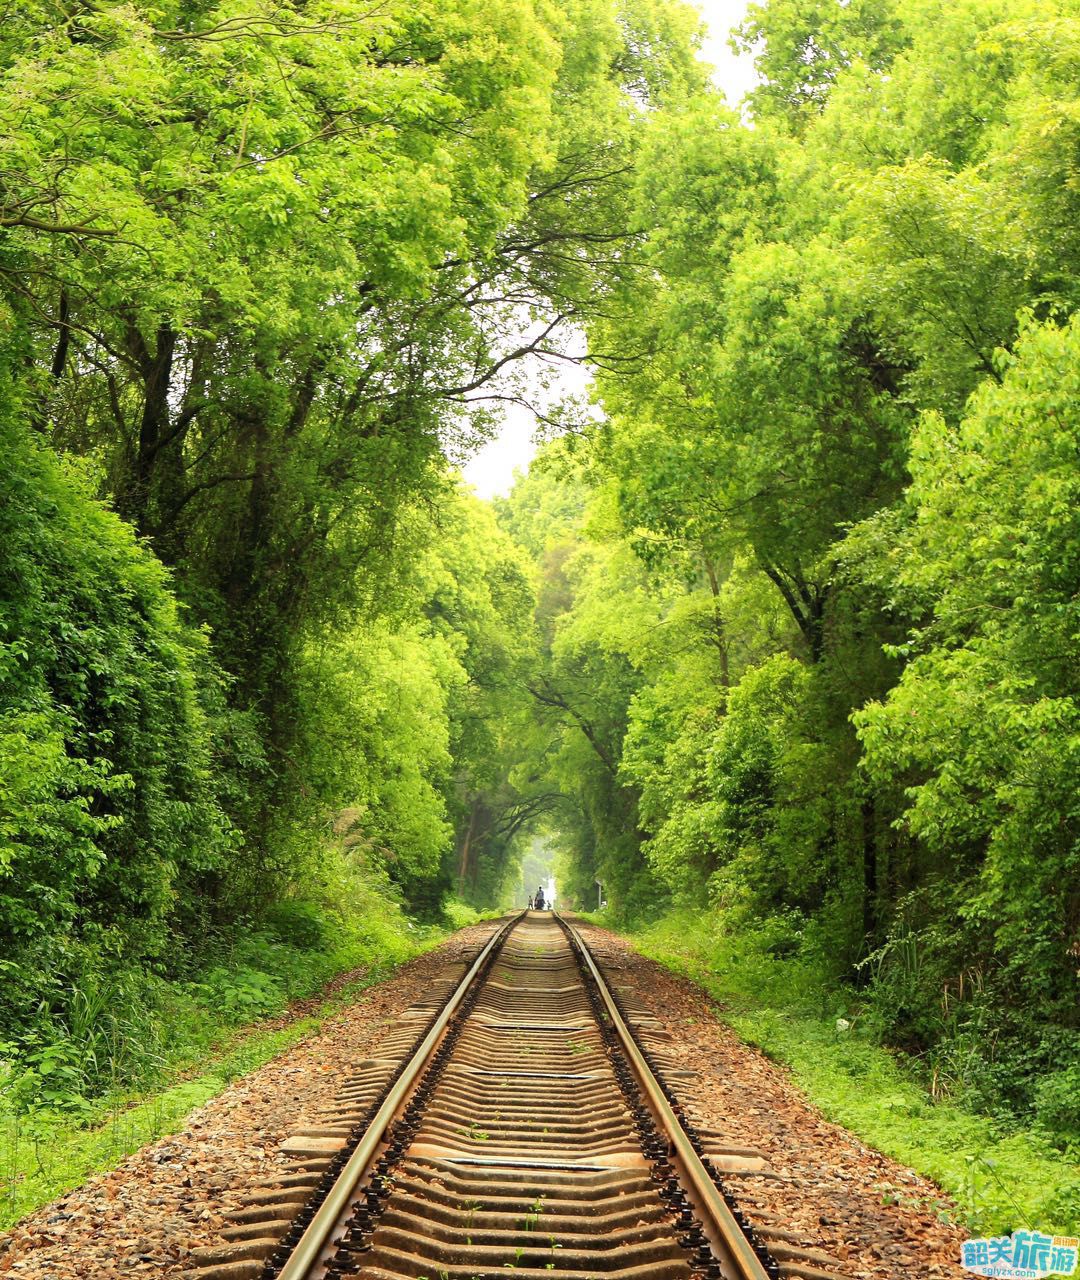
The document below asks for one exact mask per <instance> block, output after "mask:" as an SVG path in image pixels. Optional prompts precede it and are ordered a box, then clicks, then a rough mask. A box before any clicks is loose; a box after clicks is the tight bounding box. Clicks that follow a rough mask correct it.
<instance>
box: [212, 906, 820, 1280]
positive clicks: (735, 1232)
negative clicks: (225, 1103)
mask: <svg viewBox="0 0 1080 1280" xmlns="http://www.w3.org/2000/svg"><path fill="white" fill-rule="evenodd" d="M624 1014H625V1016H624ZM631 1023H632V1028H631V1025H630V1024H631ZM650 1024H653V1025H650ZM380 1052H381V1053H382V1054H383V1055H385V1056H381V1057H379V1058H375V1059H370V1060H369V1061H367V1062H366V1063H362V1064H360V1065H359V1067H358V1069H357V1074H356V1076H355V1077H354V1078H353V1079H351V1080H350V1081H347V1082H346V1083H345V1084H344V1086H343V1089H342V1094H341V1096H340V1098H339V1104H338V1106H337V1108H336V1109H335V1111H334V1112H332V1113H331V1114H329V1115H328V1116H326V1117H325V1123H322V1124H318V1125H314V1126H309V1127H308V1128H306V1129H303V1130H301V1131H300V1132H299V1133H298V1134H297V1135H295V1136H294V1138H293V1139H291V1140H290V1142H291V1146H290V1144H289V1143H287V1144H286V1150H288V1151H289V1152H290V1154H291V1155H292V1157H293V1161H294V1164H293V1168H292V1170H291V1171H290V1172H289V1173H287V1174H286V1175H284V1177H282V1176H280V1175H279V1176H276V1177H275V1178H272V1179H268V1180H267V1185H266V1186H265V1188H261V1189H258V1190H256V1191H255V1192H254V1193H253V1194H252V1196H251V1197H250V1201H249V1204H248V1205H247V1207H246V1208H244V1209H242V1210H240V1211H239V1212H238V1213H235V1214H234V1215H233V1218H234V1221H233V1224H232V1225H231V1226H230V1227H229V1228H228V1229H227V1231H226V1232H225V1233H224V1234H225V1237H226V1242H225V1243H223V1245H222V1247H221V1248H219V1249H211V1250H204V1251H201V1258H200V1262H201V1265H200V1266H199V1268H198V1269H197V1270H195V1271H194V1272H192V1273H191V1274H192V1276H193V1277H194V1278H195V1280H344V1277H346V1276H360V1277H364V1278H365V1280H398V1278H399V1277H412V1278H413V1280H495V1277H503V1276H505V1275H506V1274H507V1273H508V1272H512V1273H517V1274H521V1275H527V1276H537V1277H540V1276H543V1277H552V1280H570V1278H571V1277H574V1278H577V1280H582V1278H585V1277H588V1278H591V1280H599V1278H600V1277H612V1278H613V1280H614V1278H625V1280H720V1278H721V1277H723V1278H724V1280H766V1278H767V1277H773V1278H775V1277H778V1276H781V1275H787V1276H802V1277H814V1276H826V1277H828V1275H829V1273H827V1272H825V1271H822V1270H820V1269H819V1268H818V1267H817V1266H816V1265H815V1264H816V1262H817V1261H818V1260H817V1259H815V1258H813V1257H810V1256H809V1255H806V1254H800V1253H799V1252H798V1251H797V1250H792V1249H791V1248H790V1247H789V1246H788V1245H787V1243H786V1242H785V1239H784V1235H785V1233H784V1232H783V1230H782V1224H781V1228H778V1229H776V1230H775V1231H773V1232H771V1233H769V1232H765V1233H763V1234H761V1235H759V1234H757V1233H756V1232H755V1231H754V1230H752V1229H751V1228H750V1227H749V1226H748V1224H747V1223H746V1222H745V1221H744V1220H742V1219H741V1217H740V1215H739V1212H738V1210H737V1208H735V1207H734V1202H733V1201H732V1200H731V1198H730V1197H729V1195H728V1193H727V1190H726V1188H725V1184H724V1176H725V1174H724V1170H729V1171H730V1170H735V1171H736V1172H740V1173H745V1172H747V1171H750V1172H752V1173H755V1174H757V1173H761V1172H763V1171H762V1170H761V1169H760V1168H759V1167H758V1166H759V1165H760V1164H761V1162H760V1161H757V1160H755V1157H754V1153H751V1152H745V1151H740V1150H738V1149H734V1148H726V1147H725V1146H724V1145H723V1142H722V1139H721V1138H720V1136H719V1135H709V1134H699V1133H696V1132H695V1130H694V1129H693V1127H692V1126H691V1125H690V1124H689V1122H688V1121H687V1120H686V1118H685V1117H684V1116H680V1112H679V1105H678V1101H677V1099H676V1095H675V1094H674V1093H673V1092H672V1090H671V1087H670V1084H669V1083H668V1082H665V1081H664V1080H663V1079H661V1078H660V1077H659V1074H658V1070H657V1069H655V1068H656V1065H657V1063H658V1062H659V1063H661V1064H662V1062H663V1033H662V1031H661V1029H660V1028H659V1027H657V1026H656V1025H655V1020H654V1019H651V1018H650V1017H649V1016H648V1014H647V1012H646V1011H644V1010H642V1009H640V1008H637V1009H633V1010H630V1011H627V1010H625V1009H622V1008H620V1002H619V1001H618V1000H617V999H616V997H615V995H613V993H612V991H611V990H610V989H609V988H608V985H607V983H606V982H605V980H604V978H603V976H602V974H601V972H600V970H599V969H598V968H597V966H596V964H595V961H594V960H593V958H592V956H591V955H590V954H589V951H588V949H587V948H586V946H585V944H584V942H583V941H582V940H581V938H580V936H579V935H578V934H577V932H576V930H575V929H574V928H573V926H572V924H570V923H568V922H566V921H564V920H562V919H561V918H559V917H558V916H555V915H553V914H552V913H550V912H542V913H541V912H530V913H527V914H526V913H523V914H522V915H520V916H517V917H514V918H513V919H511V920H509V921H507V922H506V923H505V924H504V925H503V926H502V927H501V928H499V929H498V930H497V931H496V932H495V934H494V935H493V936H492V938H491V939H490V940H489V942H488V943H487V944H486V945H485V946H484V947H483V948H482V949H481V950H480V952H479V954H478V955H476V957H475V959H474V960H473V962H472V964H471V966H470V967H469V968H468V971H467V972H466V973H464V975H463V976H462V977H461V979H460V981H459V982H457V983H456V985H455V984H454V982H453V980H452V978H449V979H448V980H447V981H446V982H445V983H444V984H443V985H442V987H441V989H438V990H435V991H432V992H431V994H430V999H429V1000H428V1001H427V1002H426V1003H425V1005H423V1006H419V1007H417V1008H414V1010H412V1011H410V1016H407V1017H405V1018H403V1019H402V1020H401V1022H400V1023H399V1024H398V1026H396V1027H395V1028H394V1030H393V1032H392V1034H391V1035H390V1036H389V1037H388V1038H387V1039H386V1040H385V1041H384V1044H383V1047H382V1049H381V1050H380ZM650 1060H651V1061H650ZM661 1070H662V1066H661ZM668 1074H669V1075H678V1074H680V1073H679V1072H668ZM682 1074H685V1073H682ZM764 1172H767V1171H764Z"/></svg>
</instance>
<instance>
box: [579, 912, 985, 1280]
mask: <svg viewBox="0 0 1080 1280" xmlns="http://www.w3.org/2000/svg"><path fill="white" fill-rule="evenodd" d="M575 925H576V927H577V928H578V930H579V931H580V933H581V934H582V936H583V937H584V938H585V940H586V942H587V943H588V944H589V947H590V949H592V950H593V952H594V955H595V956H596V959H597V961H598V962H599V963H600V965H601V967H602V968H603V970H604V972H605V975H606V976H607V977H608V978H609V980H610V981H611V982H612V983H613V984H614V985H616V986H617V987H618V988H619V990H620V991H624V992H626V993H628V994H631V995H632V996H634V997H636V998H637V1000H639V1001H640V1002H641V1004H642V1005H644V1006H645V1007H646V1008H647V1009H648V1010H649V1012H650V1013H651V1014H652V1015H653V1016H654V1017H655V1018H657V1019H659V1020H660V1022H661V1023H662V1024H663V1027H664V1029H665V1030H666V1031H667V1032H668V1033H669V1034H670V1036H671V1040H670V1044H669V1045H668V1047H667V1049H666V1056H667V1057H669V1058H670V1059H673V1060H674V1061H675V1062H676V1063H677V1064H678V1066H679V1067H681V1068H682V1069H683V1070H689V1071H692V1072H694V1073H695V1078H694V1079H693V1080H688V1081H687V1082H686V1083H684V1082H683V1081H681V1080H673V1081H672V1083H673V1086H674V1089H675V1092H676V1094H677V1095H678V1096H679V1097H680V1101H682V1102H683V1105H684V1107H685V1110H686V1112H687V1114H688V1116H689V1117H690V1119H691V1120H692V1122H693V1123H694V1124H695V1125H697V1126H698V1127H699V1128H701V1127H704V1128H707V1129H709V1130H712V1131H716V1132H719V1133H723V1134H724V1135H725V1137H726V1138H727V1140H729V1141H730V1142H731V1143H732V1144H740V1145H745V1146H746V1147H748V1148H754V1149H756V1150H758V1151H760V1152H761V1153H762V1155H763V1156H764V1157H765V1159H766V1161H767V1165H768V1168H769V1169H770V1171H771V1172H772V1173H774V1174H778V1175H779V1177H746V1178H733V1179H731V1180H729V1181H728V1186H729V1189H730V1190H731V1191H732V1193H733V1194H734V1195H735V1197H736V1198H737V1200H738V1201H739V1204H740V1208H741V1209H742V1210H743V1212H744V1214H745V1215H746V1217H747V1218H749V1219H750V1221H751V1222H755V1221H758V1222H762V1223H769V1224H773V1225H777V1224H780V1225H782V1227H783V1229H784V1230H785V1231H787V1232H788V1233H790V1236H791V1239H792V1242H793V1243H795V1242H797V1243H798V1244H799V1245H800V1246H801V1247H810V1248H813V1249H819V1250H821V1251H822V1253H823V1254H824V1255H828V1257H829V1261H828V1262H827V1263H826V1262H824V1261H823V1262H822V1266H823V1268H824V1269H825V1270H827V1271H830V1272H834V1273H837V1274H839V1275H843V1276H850V1277H852V1280H901V1277H910V1276H934V1277H950V1278H952V1277H955V1278H957V1280H959V1278H960V1277H962V1276H967V1275H969V1274H970V1273H969V1272H966V1271H964V1270H963V1269H962V1268H961V1266H960V1264H959V1257H960V1243H961V1241H962V1240H963V1239H965V1238H966V1235H967V1233H966V1232H965V1231H964V1230H963V1228H961V1227H957V1226H955V1225H953V1224H951V1223H949V1222H943V1221H942V1220H941V1216H942V1214H943V1213H947V1212H949V1211H953V1212H955V1209H956V1207H955V1205H953V1204H951V1202H950V1201H949V1198H948V1196H947V1195H946V1194H945V1192H943V1191H942V1190H941V1188H940V1187H938V1186H936V1185H935V1184H934V1183H932V1182H930V1181H929V1180H928V1179H926V1178H924V1177H922V1176H920V1175H919V1174H917V1173H915V1172H914V1171H913V1170H911V1169H908V1168H905V1167H904V1166H903V1165H900V1164H898V1163H897V1162H896V1161H894V1160H891V1159H890V1158H889V1157H888V1156H885V1155H882V1154H881V1152H878V1151H874V1150H873V1149H871V1148H869V1147H867V1146H866V1145H865V1144H863V1143H862V1142H860V1141H859V1139H858V1138H856V1137H855V1136H854V1135H853V1134H851V1133H849V1132H848V1131H847V1130H846V1129H843V1128H841V1127H840V1126H839V1125H836V1124H833V1123H831V1122H830V1121H828V1120H826V1119H825V1118H824V1116H822V1114H821V1112H820V1111H818V1110H817V1109H816V1108H815V1107H814V1106H813V1105H812V1104H811V1103H810V1102H809V1101H808V1100H807V1099H806V1097H805V1095H804V1094H803V1093H802V1092H801V1091H800V1089H799V1087H798V1086H797V1085H796V1084H795V1083H794V1081H793V1080H792V1079H791V1076H790V1074H789V1073H788V1072H787V1071H786V1069H785V1068H783V1067H781V1066H778V1065H777V1064H776V1063H774V1062H772V1061H770V1059H768V1058H766V1057H765V1056H764V1055H763V1054H762V1053H760V1052H759V1051H758V1050H756V1049H754V1048H752V1047H750V1046H749V1045H747V1044H745V1043H744V1042H743V1041H742V1040H740V1039H739V1037H738V1036H737V1035H736V1033H735V1032H734V1031H733V1030H732V1029H731V1028H730V1027H729V1026H727V1025H726V1024H725V1023H724V1022H723V1020H722V1016H721V1013H720V1010H719V1007H718V1006H717V1004H716V1002H715V1001H714V1000H712V999H711V997H710V996H708V995H707V994H706V993H705V992H704V991H702V990H701V988H700V987H697V986H695V985H694V984H693V983H692V982H690V981H688V980H687V979H685V978H681V977H679V976H677V975H675V974H672V973H670V972H669V971H668V970H667V969H665V968H663V967H662V966H661V965H659V964H657V963H656V962H655V961H653V960H649V959H647V958H646V957H644V956H642V955H640V954H639V953H638V952H636V951H635V950H634V949H633V947H632V945H631V944H630V943H629V942H628V941H627V940H626V939H625V938H622V937H620V936H619V935H617V934H614V933H610V932H609V931H608V930H606V929H601V928H599V927H598V926H596V925H590V924H587V923H585V922H584V921H575Z"/></svg>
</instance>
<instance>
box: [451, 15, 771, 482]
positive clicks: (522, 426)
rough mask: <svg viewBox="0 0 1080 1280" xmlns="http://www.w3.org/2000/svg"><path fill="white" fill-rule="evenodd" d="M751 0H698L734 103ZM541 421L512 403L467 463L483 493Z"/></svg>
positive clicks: (575, 390)
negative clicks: (739, 31) (736, 32)
mask: <svg viewBox="0 0 1080 1280" xmlns="http://www.w3.org/2000/svg"><path fill="white" fill-rule="evenodd" d="M748 3H749V0H696V7H697V8H698V9H700V10H701V15H702V17H703V18H704V20H705V24H706V29H707V34H706V37H705V41H704V43H703V46H702V56H703V57H704V58H705V60H706V61H707V62H711V63H712V64H713V66H714V67H715V68H716V75H715V77H714V78H715V80H716V83H717V84H718V85H719V87H720V88H721V89H722V90H723V91H724V94H725V95H726V97H727V99H728V102H729V103H730V104H731V105H732V106H733V107H734V106H737V105H738V103H739V102H740V101H741V99H742V97H743V95H744V94H745V93H746V92H747V90H748V89H750V87H751V86H752V85H753V83H754V79H755V77H754V65H753V59H752V58H750V57H748V56H746V55H736V54H735V53H733V52H732V50H731V49H729V48H728V44H727V37H728V32H729V31H730V30H731V28H732V27H734V26H737V25H738V24H739V23H740V22H741V21H742V20H743V17H744V16H745V14H746V9H747V4H748ZM588 382H589V379H588V374H587V372H586V370H584V369H582V368H581V367H580V366H578V365H564V366H561V372H560V374H559V377H558V379H557V386H555V387H554V388H553V389H552V390H551V391H550V392H549V393H548V394H547V395H546V396H543V397H540V399H541V400H542V402H545V403H552V402H553V401H557V400H559V399H561V398H563V397H566V396H581V395H583V394H585V392H586V390H587V388H588ZM535 430H536V422H535V419H534V418H533V415H532V414H531V413H530V412H529V411H528V410H527V409H525V408H521V407H519V406H517V405H509V406H508V407H507V412H506V416H505V420H504V422H503V424H502V427H501V429H500V430H499V432H498V434H497V435H496V436H495V438H494V439H493V440H491V441H490V442H489V443H488V444H486V445H484V447H483V448H482V449H478V450H477V452H476V453H475V454H473V456H472V457H471V458H470V459H469V461H468V462H467V463H466V464H465V466H464V468H463V471H464V474H465V479H466V480H467V481H468V482H469V484H471V485H472V486H473V487H474V488H475V490H476V492H477V493H478V494H479V496H480V497H481V498H492V497H494V496H495V495H496V494H507V493H509V492H510V489H511V487H512V486H513V483H514V472H515V471H516V470H522V471H524V470H527V468H528V465H529V463H530V461H531V460H532V458H533V455H534V454H535V453H536V442H535V440H534V438H533V436H534V432H535Z"/></svg>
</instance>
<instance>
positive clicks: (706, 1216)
mask: <svg viewBox="0 0 1080 1280" xmlns="http://www.w3.org/2000/svg"><path fill="white" fill-rule="evenodd" d="M554 915H555V918H556V920H558V921H559V923H560V924H561V925H562V927H563V928H564V929H565V930H566V932H567V934H568V935H569V937H570V938H571V939H572V940H573V942H574V943H575V945H576V946H577V949H578V955H579V956H581V958H582V960H583V961H584V963H585V966H586V968H587V969H588V971H589V974H590V976H591V977H592V979H593V981H594V982H595V983H596V988H597V991H598V992H599V993H600V998H601V1000H602V1001H603V1004H604V1008H605V1010H606V1011H607V1015H608V1017H609V1018H610V1019H611V1024H612V1027H613V1028H614V1030H615V1033H616V1034H617V1035H618V1037H619V1041H620V1043H621V1045H622V1048H623V1051H624V1053H625V1054H626V1056H627V1059H628V1060H629V1062H630V1067H631V1070H632V1071H633V1073H634V1075H635V1077H636V1078H637V1081H638V1084H639V1085H640V1087H641V1091H642V1093H643V1094H644V1095H645V1098H646V1100H647V1102H648V1105H649V1108H650V1110H651V1111H652V1112H653V1114H654V1116H655V1117H656V1119H657V1120H658V1122H659V1124H660V1127H661V1129H662V1130H663V1131H664V1132H665V1134H666V1135H667V1137H668V1138H669V1139H670V1140H671V1145H672V1147H673V1148H674V1158H675V1159H677V1160H678V1166H677V1167H678V1169H679V1171H680V1173H682V1174H683V1176H684V1178H685V1181H686V1184H687V1185H686V1186H685V1188H684V1189H685V1190H686V1191H687V1193H688V1194H689V1195H690V1198H691V1199H692V1200H693V1201H694V1202H695V1203H694V1207H695V1208H696V1209H697V1211H698V1216H699V1217H700V1219H701V1223H702V1227H703V1229H704V1231H705V1234H706V1236H707V1237H708V1238H709V1240H710V1242H711V1243H712V1244H713V1246H714V1248H716V1249H718V1250H719V1253H718V1257H717V1260H718V1261H719V1263H720V1265H721V1268H723V1267H724V1264H725V1262H726V1263H727V1264H728V1267H729V1268H731V1267H733V1268H734V1269H735V1270H734V1274H733V1275H732V1276H731V1280H769V1273H768V1272H767V1271H766V1270H765V1268H764V1266H763V1265H762V1262H761V1259H760V1258H759V1257H758V1256H757V1254H756V1253H755V1251H754V1248H753V1246H752V1245H751V1244H750V1241H749V1240H747V1238H746V1236H745V1235H744V1234H743V1232H742V1230H741V1229H740V1227H739V1224H738V1223H737V1222H736V1221H735V1218H734V1216H733V1215H732V1212H731V1210H730V1209H729V1208H728V1207H727V1204H726V1203H725V1202H724V1198H723V1196H722V1195H721V1194H720V1191H719V1189H718V1188H717V1186H716V1184H715V1182H713V1180H712V1177H711V1175H710V1174H709V1171H708V1169H706V1167H705V1165H704V1163H703V1161H702V1159H701V1157H700V1156H699V1155H698V1153H697V1152H696V1151H695V1150H694V1147H693V1145H692V1144H691V1142H690V1138H689V1136H688V1134H687V1133H686V1130H685V1129H684V1128H683V1126H682V1122H681V1121H680V1119H679V1117H678V1115H677V1114H676V1113H675V1111H674V1110H673V1109H672V1106H671V1104H670V1103H669V1102H668V1100H667V1098H666V1097H665V1096H664V1091H663V1089H662V1088H661V1086H660V1082H659V1081H658V1080H657V1078H656V1076H655V1075H654V1073H653V1070H652V1068H651V1067H650V1066H649V1064H648V1063H647V1062H646V1061H645V1057H644V1055H643V1054H642V1052H641V1050H640V1049H639V1048H638V1044H637V1041H636V1039H635V1038H634V1034H633V1032H632V1031H631V1030H630V1028H629V1027H628V1026H627V1025H626V1022H625V1020H624V1019H623V1016H622V1014H621V1013H620V1012H619V1009H618V1006H617V1005H616V1003H615V998H614V996H612V994H611V991H610V990H609V989H608V985H607V983H606V982H605V981H604V978H603V976H602V975H601V973H600V969H599V967H598V966H597V964H596V961H595V960H594V959H593V957H592V953H591V952H590V950H589V948H588V946H587V945H586V943H585V941H584V939H583V938H582V936H581V934H580V933H578V931H577V930H576V929H575V928H574V926H573V925H572V924H571V923H570V922H569V920H567V919H566V918H565V917H563V916H561V915H559V914H558V912H555V913H554ZM681 1180H682V1179H680V1181H681Z"/></svg>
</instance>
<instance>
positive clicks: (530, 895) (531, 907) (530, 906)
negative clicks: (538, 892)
mask: <svg viewBox="0 0 1080 1280" xmlns="http://www.w3.org/2000/svg"><path fill="white" fill-rule="evenodd" d="M532 909H533V900H532V894H531V893H530V894H529V910H530V911H531V910H532Z"/></svg>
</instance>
